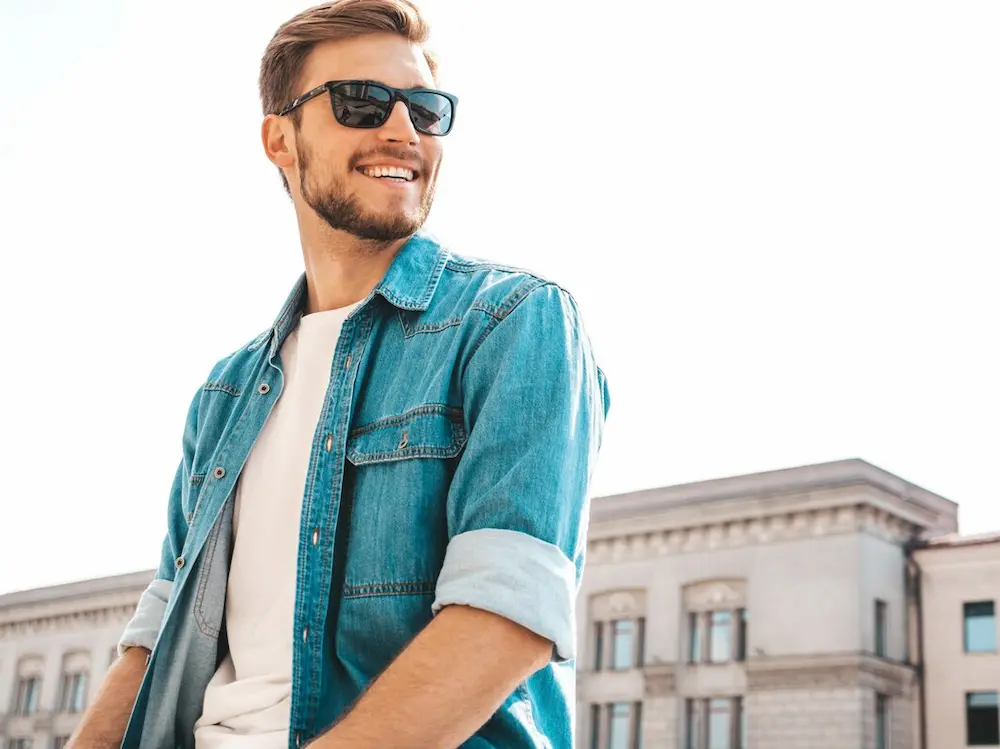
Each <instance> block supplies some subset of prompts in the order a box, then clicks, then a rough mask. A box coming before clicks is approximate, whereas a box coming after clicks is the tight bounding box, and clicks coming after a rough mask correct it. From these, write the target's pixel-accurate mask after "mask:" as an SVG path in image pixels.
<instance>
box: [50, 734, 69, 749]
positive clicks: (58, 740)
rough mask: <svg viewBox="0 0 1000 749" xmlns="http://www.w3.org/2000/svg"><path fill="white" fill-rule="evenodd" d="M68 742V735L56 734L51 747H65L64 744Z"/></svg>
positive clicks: (60, 748)
mask: <svg viewBox="0 0 1000 749" xmlns="http://www.w3.org/2000/svg"><path fill="white" fill-rule="evenodd" d="M68 743H69V736H56V737H55V739H53V740H52V749H65V747H66V744H68Z"/></svg>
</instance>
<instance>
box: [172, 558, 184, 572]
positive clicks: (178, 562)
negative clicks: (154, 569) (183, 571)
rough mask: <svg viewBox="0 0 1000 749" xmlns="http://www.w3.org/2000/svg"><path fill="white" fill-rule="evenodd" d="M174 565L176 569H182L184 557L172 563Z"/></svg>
mask: <svg viewBox="0 0 1000 749" xmlns="http://www.w3.org/2000/svg"><path fill="white" fill-rule="evenodd" d="M174 564H175V565H176V567H177V569H180V568H181V567H183V566H184V557H177V561H176V562H174Z"/></svg>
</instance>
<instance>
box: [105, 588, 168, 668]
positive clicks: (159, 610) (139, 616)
mask: <svg viewBox="0 0 1000 749" xmlns="http://www.w3.org/2000/svg"><path fill="white" fill-rule="evenodd" d="M173 588H174V584H173V583H172V582H171V581H170V580H153V582H151V583H150V584H149V586H148V587H147V588H146V590H144V591H143V593H142V595H141V596H140V597H139V604H138V605H137V606H136V607H135V614H133V615H132V619H131V621H129V623H128V624H127V625H125V632H124V633H123V634H122V638H121V640H119V642H118V655H119V656H121V655H122V654H123V653H124V652H125V651H126V650H128V649H129V648H146V649H147V650H152V649H153V646H154V645H155V644H156V638H157V637H159V635H160V627H161V626H162V624H163V613H164V612H165V611H166V609H167V601H169V600H170V592H171V591H172V590H173Z"/></svg>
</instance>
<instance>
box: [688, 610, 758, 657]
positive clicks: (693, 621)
mask: <svg viewBox="0 0 1000 749" xmlns="http://www.w3.org/2000/svg"><path fill="white" fill-rule="evenodd" d="M746 655H747V612H746V609H736V610H735V611H728V610H724V611H706V612H700V613H695V612H692V613H689V614H688V663H726V662H728V661H743V660H746Z"/></svg>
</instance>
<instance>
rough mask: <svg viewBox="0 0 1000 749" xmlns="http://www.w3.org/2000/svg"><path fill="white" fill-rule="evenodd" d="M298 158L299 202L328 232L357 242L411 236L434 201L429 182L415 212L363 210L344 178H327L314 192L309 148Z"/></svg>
mask: <svg viewBox="0 0 1000 749" xmlns="http://www.w3.org/2000/svg"><path fill="white" fill-rule="evenodd" d="M298 157H299V189H300V191H301V193H302V199H303V200H305V202H306V204H307V205H308V206H309V207H310V208H312V209H313V210H314V211H315V212H316V214H317V215H318V216H319V217H320V218H322V219H323V220H324V221H325V222H326V223H327V224H328V225H329V227H330V228H331V229H336V230H337V231H342V232H346V233H348V234H350V235H352V236H354V237H357V238H358V239H366V240H370V241H373V242H377V243H383V242H394V241H396V240H398V239H405V238H406V237H409V236H412V235H413V234H415V233H416V232H417V230H418V229H420V227H421V226H423V225H424V222H425V221H427V216H428V214H429V213H430V211H431V204H432V203H433V202H434V188H435V185H434V184H433V183H431V184H428V186H427V190H426V191H425V192H424V194H423V196H422V197H421V199H420V207H419V208H417V210H415V211H396V212H386V213H379V212H376V211H366V210H365V209H364V208H363V207H362V206H361V203H360V202H359V201H358V199H357V197H356V196H354V195H352V194H351V192H350V190H349V188H348V186H347V180H346V179H339V178H337V177H330V179H329V180H328V181H327V183H326V185H324V186H323V187H322V188H315V189H314V187H313V186H312V185H311V184H310V180H309V164H310V162H311V160H312V159H311V154H310V153H309V148H308V147H303V148H300V149H298Z"/></svg>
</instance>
